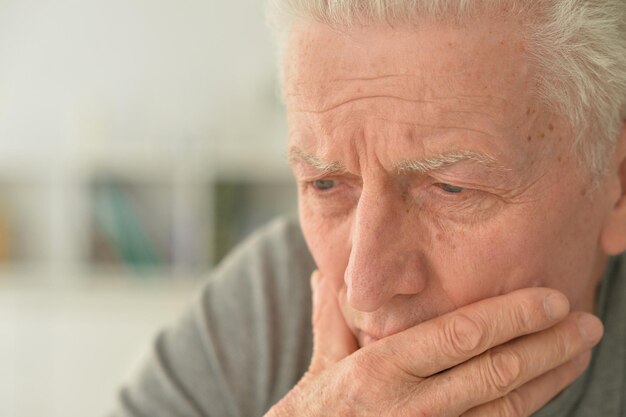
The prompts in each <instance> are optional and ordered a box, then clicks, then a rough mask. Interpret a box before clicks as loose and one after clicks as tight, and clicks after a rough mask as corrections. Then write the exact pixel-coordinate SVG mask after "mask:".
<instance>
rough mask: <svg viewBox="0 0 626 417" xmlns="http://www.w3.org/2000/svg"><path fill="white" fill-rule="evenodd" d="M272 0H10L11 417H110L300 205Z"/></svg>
mask: <svg viewBox="0 0 626 417" xmlns="http://www.w3.org/2000/svg"><path fill="white" fill-rule="evenodd" d="M263 13H264V11H263V1H262V0H238V1H217V0H149V1H148V0H0V416H2V417H31V416H32V417H35V416H36V417H41V416H47V417H56V416H59V417H61V416H63V417H73V416H87V415H94V416H98V415H104V414H105V413H106V412H107V411H109V410H110V409H111V407H112V405H113V402H114V398H115V395H116V394H117V392H116V391H117V388H118V387H119V385H120V383H121V382H122V381H123V380H124V379H125V378H127V377H128V375H130V374H132V371H133V369H135V368H136V366H137V364H138V363H139V362H140V361H141V358H142V355H143V353H144V352H145V351H146V349H147V347H148V344H149V343H150V342H151V341H152V339H153V338H154V336H155V334H156V332H157V331H158V329H160V328H162V327H163V326H166V325H167V324H169V323H171V322H173V321H174V320H175V319H176V318H177V316H178V315H179V314H180V313H181V311H182V310H183V309H184V307H185V306H186V305H188V304H189V303H190V302H191V301H192V299H193V296H194V293H195V292H196V291H197V290H198V288H199V286H200V285H201V282H202V279H203V278H205V277H206V276H207V274H208V273H209V272H210V270H211V269H212V268H213V267H214V265H215V264H216V263H218V262H219V260H220V259H221V258H222V257H223V256H224V255H225V254H226V253H227V252H228V251H229V249H230V248H231V247H232V246H233V245H234V244H236V243H237V242H238V241H240V240H241V239H242V238H244V237H245V236H246V235H247V234H249V233H250V232H251V231H252V230H254V229H255V228H256V227H258V226H259V225H260V224H262V223H264V222H266V221H267V220H268V219H270V218H272V217H273V216H275V215H276V214H278V213H294V212H295V207H296V199H295V190H294V186H293V185H292V182H291V177H290V175H289V170H288V166H287V162H286V159H285V156H284V155H285V150H284V149H285V143H286V124H285V120H284V116H283V110H282V105H281V103H280V100H279V98H278V97H279V95H278V86H277V79H276V76H275V67H276V65H275V54H274V51H273V47H272V42H271V38H270V34H269V32H268V30H267V29H266V27H265V23H264V16H263Z"/></svg>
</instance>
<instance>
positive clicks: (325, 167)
mask: <svg viewBox="0 0 626 417" xmlns="http://www.w3.org/2000/svg"><path fill="white" fill-rule="evenodd" d="M287 158H288V160H289V162H291V163H293V162H295V161H297V160H302V161H304V162H306V163H307V164H309V165H311V166H312V167H313V168H315V169H316V170H318V171H320V172H322V173H324V174H340V173H343V172H346V168H345V167H344V166H343V165H342V164H341V162H337V161H325V160H323V159H320V158H318V157H316V156H314V155H311V154H309V153H307V152H304V151H302V150H300V149H297V148H291V149H290V150H289V154H288V156H287Z"/></svg>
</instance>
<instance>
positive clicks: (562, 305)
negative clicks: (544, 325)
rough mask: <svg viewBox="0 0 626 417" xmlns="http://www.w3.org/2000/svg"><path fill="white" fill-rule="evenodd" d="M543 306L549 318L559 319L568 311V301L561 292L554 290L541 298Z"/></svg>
mask: <svg viewBox="0 0 626 417" xmlns="http://www.w3.org/2000/svg"><path fill="white" fill-rule="evenodd" d="M543 308H544V309H545V311H546V315H547V316H548V318H549V319H550V320H560V319H562V318H563V317H565V316H566V315H567V313H569V301H568V299H567V297H565V296H564V295H563V294H561V293H558V292H554V293H551V294H550V295H548V296H547V297H546V298H545V299H544V300H543Z"/></svg>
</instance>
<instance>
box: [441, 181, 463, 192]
mask: <svg viewBox="0 0 626 417" xmlns="http://www.w3.org/2000/svg"><path fill="white" fill-rule="evenodd" d="M437 186H438V187H439V188H441V189H442V190H443V191H445V192H446V193H450V194H460V193H462V192H463V191H465V188H463V187H457V186H456V185H451V184H443V183H441V184H437Z"/></svg>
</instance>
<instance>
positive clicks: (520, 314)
mask: <svg viewBox="0 0 626 417" xmlns="http://www.w3.org/2000/svg"><path fill="white" fill-rule="evenodd" d="M535 312H536V309H535V308H533V306H531V305H529V303H520V304H516V305H515V306H514V308H513V320H514V323H513V324H514V325H515V328H518V329H521V330H522V331H529V330H534V329H535V328H536V327H537V319H536V317H535Z"/></svg>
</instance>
